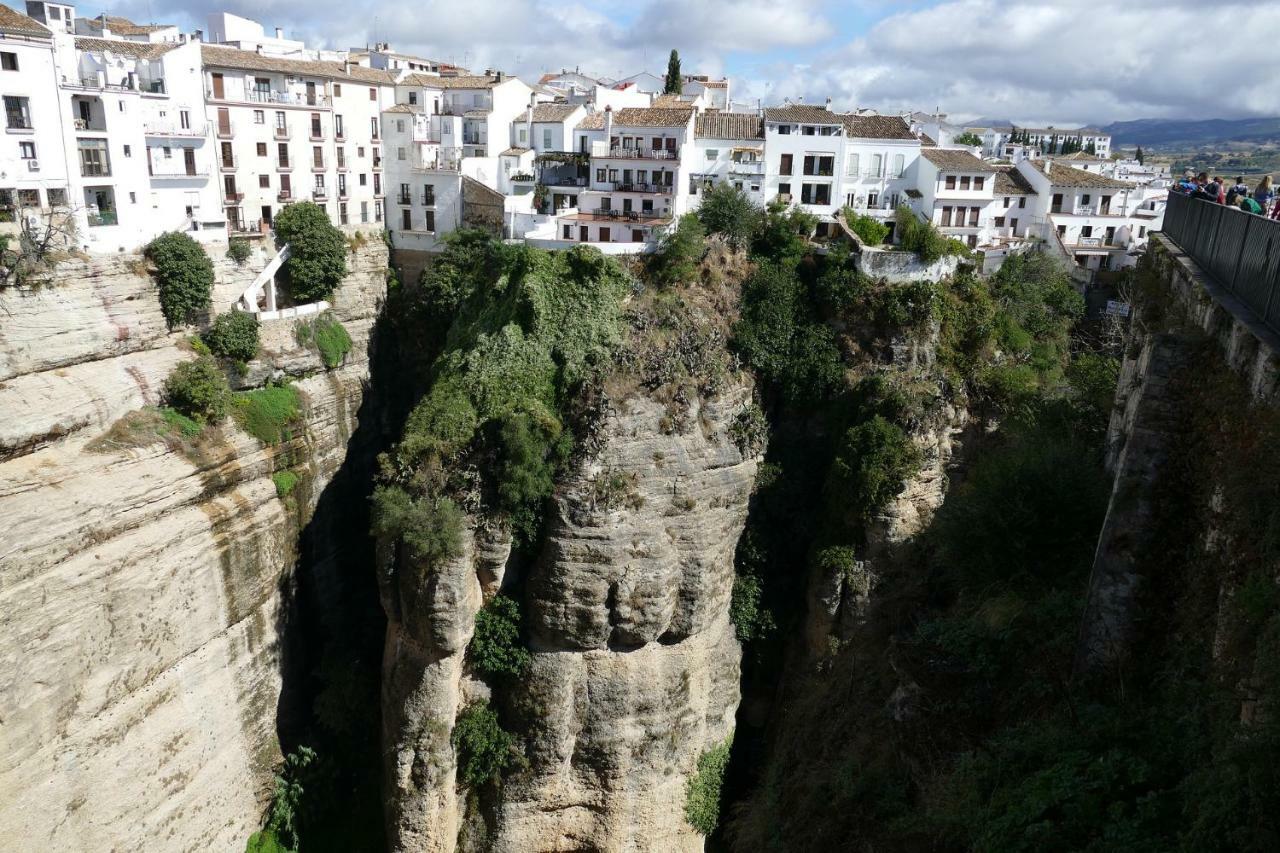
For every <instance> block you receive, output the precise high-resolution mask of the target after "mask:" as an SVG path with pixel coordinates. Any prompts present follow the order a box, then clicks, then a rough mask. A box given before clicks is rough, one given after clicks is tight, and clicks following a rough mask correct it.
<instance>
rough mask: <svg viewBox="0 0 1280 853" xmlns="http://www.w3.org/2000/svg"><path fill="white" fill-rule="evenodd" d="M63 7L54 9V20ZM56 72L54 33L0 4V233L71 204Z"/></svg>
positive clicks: (64, 122) (64, 117) (63, 125)
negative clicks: (0, 137)
mask: <svg viewBox="0 0 1280 853" xmlns="http://www.w3.org/2000/svg"><path fill="white" fill-rule="evenodd" d="M62 8H63V7H57V9H58V15H59V17H58V19H56V21H57V22H60V21H61V20H62V18H61V15H62ZM62 31H63V32H65V29H63V30H62ZM55 68H56V61H55V56H54V39H53V33H51V32H50V31H49V30H48V29H47V28H46V27H44V26H43V25H41V24H40V23H39V22H38V21H36V20H35V19H33V18H31V17H28V16H27V15H24V14H22V13H20V12H15V11H14V10H12V9H10V8H9V7H7V6H0V95H3V97H4V112H5V137H4V142H3V145H0V233H13V232H15V231H16V230H17V229H18V227H19V225H20V224H21V223H22V220H23V217H27V216H39V215H41V214H45V213H48V212H49V211H51V210H53V209H61V208H66V207H68V205H69V195H68V192H69V182H68V180H67V161H66V155H65V143H64V140H63V136H64V127H65V125H66V124H67V120H68V118H69V117H68V116H64V115H63V114H62V113H61V112H60V111H59V109H58V96H57V94H58V93H57V83H56V81H57V74H56V70H55Z"/></svg>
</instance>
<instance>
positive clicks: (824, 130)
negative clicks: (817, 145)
mask: <svg viewBox="0 0 1280 853" xmlns="http://www.w3.org/2000/svg"><path fill="white" fill-rule="evenodd" d="M818 135H819V136H835V135H836V128H834V127H820V128H818Z"/></svg>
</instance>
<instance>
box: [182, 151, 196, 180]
mask: <svg viewBox="0 0 1280 853" xmlns="http://www.w3.org/2000/svg"><path fill="white" fill-rule="evenodd" d="M182 159H183V162H184V163H185V165H186V167H187V174H188V175H194V174H195V173H196V150H195V149H194V148H183V149H182Z"/></svg>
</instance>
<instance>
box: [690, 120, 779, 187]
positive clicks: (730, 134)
mask: <svg viewBox="0 0 1280 853" xmlns="http://www.w3.org/2000/svg"><path fill="white" fill-rule="evenodd" d="M693 146H694V150H693V155H692V160H691V162H690V163H689V166H688V168H689V193H690V195H691V196H692V197H693V200H694V202H695V203H696V201H697V200H698V199H699V198H700V197H701V193H702V192H703V191H705V189H706V188H708V187H710V186H714V185H715V184H719V183H728V184H731V185H732V186H734V187H735V188H737V189H740V190H742V191H743V192H744V193H746V194H747V196H748V197H750V198H751V199H752V200H753V201H755V202H756V203H757V204H761V205H762V204H764V201H765V195H764V188H765V181H764V169H765V156H764V120H763V119H762V118H761V117H760V116H759V115H757V114H755V113H702V114H701V115H699V116H698V117H697V119H696V120H695V121H694V127H693Z"/></svg>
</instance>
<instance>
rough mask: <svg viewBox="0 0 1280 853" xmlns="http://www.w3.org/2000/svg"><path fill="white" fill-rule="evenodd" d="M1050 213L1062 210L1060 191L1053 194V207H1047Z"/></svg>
mask: <svg viewBox="0 0 1280 853" xmlns="http://www.w3.org/2000/svg"><path fill="white" fill-rule="evenodd" d="M1049 212H1050V213H1061V212H1062V193H1054V194H1053V207H1052V208H1050V209H1049Z"/></svg>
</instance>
